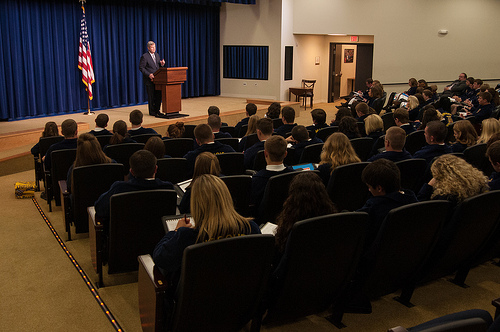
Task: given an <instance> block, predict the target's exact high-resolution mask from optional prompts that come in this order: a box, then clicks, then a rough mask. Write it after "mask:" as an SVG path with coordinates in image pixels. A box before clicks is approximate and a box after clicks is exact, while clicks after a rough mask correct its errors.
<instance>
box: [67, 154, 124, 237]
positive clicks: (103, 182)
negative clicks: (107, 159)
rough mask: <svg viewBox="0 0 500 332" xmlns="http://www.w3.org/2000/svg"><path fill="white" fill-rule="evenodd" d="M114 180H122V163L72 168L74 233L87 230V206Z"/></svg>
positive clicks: (92, 203)
mask: <svg viewBox="0 0 500 332" xmlns="http://www.w3.org/2000/svg"><path fill="white" fill-rule="evenodd" d="M115 181H123V165H122V164H116V163H111V164H99V165H89V166H80V167H75V168H74V169H73V179H72V182H71V197H72V211H73V222H74V224H75V228H76V233H87V232H88V231H89V223H88V215H87V207H89V206H93V205H94V202H95V201H97V199H98V198H99V196H100V195H101V194H103V193H105V192H106V191H108V190H109V188H110V187H111V185H112V184H113V183H114V182H115Z"/></svg>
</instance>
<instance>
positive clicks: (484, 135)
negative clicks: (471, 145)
mask: <svg viewBox="0 0 500 332" xmlns="http://www.w3.org/2000/svg"><path fill="white" fill-rule="evenodd" d="M481 128H482V129H481V136H480V137H479V139H478V140H477V142H478V143H486V142H488V140H489V139H490V137H491V136H492V135H493V134H496V133H500V121H498V120H497V119H495V118H488V119H484V120H483V122H482V123H481Z"/></svg>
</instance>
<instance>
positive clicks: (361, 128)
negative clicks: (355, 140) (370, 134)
mask: <svg viewBox="0 0 500 332" xmlns="http://www.w3.org/2000/svg"><path fill="white" fill-rule="evenodd" d="M357 125H358V131H359V134H360V135H361V137H365V136H366V131H365V122H364V121H358V122H357Z"/></svg>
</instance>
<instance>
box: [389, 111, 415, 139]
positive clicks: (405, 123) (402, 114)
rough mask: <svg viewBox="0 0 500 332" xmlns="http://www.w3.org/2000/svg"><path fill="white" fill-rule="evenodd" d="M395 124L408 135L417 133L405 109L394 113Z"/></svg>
mask: <svg viewBox="0 0 500 332" xmlns="http://www.w3.org/2000/svg"><path fill="white" fill-rule="evenodd" d="M393 115H394V122H395V123H396V125H397V126H399V127H400V128H401V129H403V130H404V131H405V133H406V135H409V134H411V133H413V132H414V131H416V129H415V127H413V125H412V124H411V123H410V119H409V116H408V115H409V114H408V111H407V110H406V109H404V108H397V109H396V110H395V111H394V114H393Z"/></svg>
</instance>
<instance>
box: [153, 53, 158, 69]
mask: <svg viewBox="0 0 500 332" xmlns="http://www.w3.org/2000/svg"><path fill="white" fill-rule="evenodd" d="M151 56H152V57H153V62H154V63H155V67H158V66H157V65H156V57H155V54H154V53H152V54H151Z"/></svg>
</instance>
